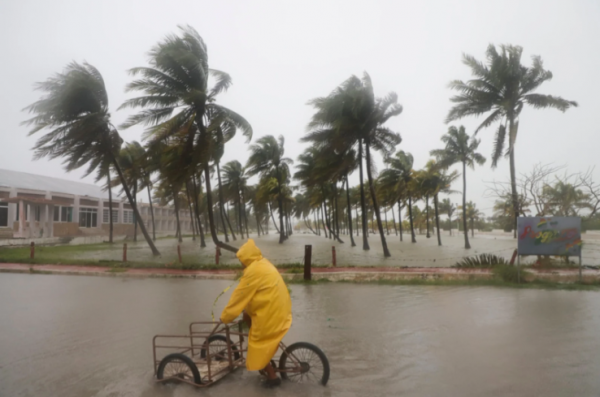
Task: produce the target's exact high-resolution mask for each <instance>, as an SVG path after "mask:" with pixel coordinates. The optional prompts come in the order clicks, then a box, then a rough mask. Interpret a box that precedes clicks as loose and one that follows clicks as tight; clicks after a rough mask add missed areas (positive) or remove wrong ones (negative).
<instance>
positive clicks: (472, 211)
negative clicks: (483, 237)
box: [460, 201, 483, 237]
mask: <svg viewBox="0 0 600 397" xmlns="http://www.w3.org/2000/svg"><path fill="white" fill-rule="evenodd" d="M460 208H462V210H463V227H466V226H467V219H468V220H469V223H470V225H471V237H474V236H475V228H474V226H473V224H474V223H475V221H476V220H478V219H479V218H481V217H482V216H483V213H481V211H479V209H478V208H477V206H476V205H475V203H473V202H472V201H469V202H468V203H467V205H466V207H460ZM465 233H468V231H467V229H465Z"/></svg>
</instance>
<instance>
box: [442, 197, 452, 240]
mask: <svg viewBox="0 0 600 397" xmlns="http://www.w3.org/2000/svg"><path fill="white" fill-rule="evenodd" d="M440 211H441V212H443V213H444V214H447V215H448V225H449V227H450V235H451V236H452V215H454V211H456V206H455V205H454V204H452V202H451V201H450V199H447V198H446V199H443V200H442V202H441V203H440Z"/></svg>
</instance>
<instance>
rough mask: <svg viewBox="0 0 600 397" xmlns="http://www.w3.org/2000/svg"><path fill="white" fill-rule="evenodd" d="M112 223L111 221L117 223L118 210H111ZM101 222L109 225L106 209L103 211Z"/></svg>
mask: <svg viewBox="0 0 600 397" xmlns="http://www.w3.org/2000/svg"><path fill="white" fill-rule="evenodd" d="M112 221H113V223H118V222H119V210H112ZM102 222H103V223H109V220H108V208H105V209H104V211H103V212H102Z"/></svg>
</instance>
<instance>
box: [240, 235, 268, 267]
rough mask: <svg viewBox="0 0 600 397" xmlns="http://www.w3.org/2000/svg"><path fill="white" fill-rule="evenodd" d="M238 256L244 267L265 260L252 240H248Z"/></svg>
mask: <svg viewBox="0 0 600 397" xmlns="http://www.w3.org/2000/svg"><path fill="white" fill-rule="evenodd" d="M236 256H237V258H238V259H239V260H240V262H242V265H244V267H248V266H250V265H251V264H253V263H254V262H256V261H259V260H261V259H262V258H263V256H262V253H261V252H260V249H259V248H258V247H257V246H256V244H254V240H252V239H248V241H247V242H246V243H245V244H244V245H242V246H241V247H240V249H239V250H238V252H237V254H236Z"/></svg>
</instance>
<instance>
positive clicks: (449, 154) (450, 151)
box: [431, 125, 485, 249]
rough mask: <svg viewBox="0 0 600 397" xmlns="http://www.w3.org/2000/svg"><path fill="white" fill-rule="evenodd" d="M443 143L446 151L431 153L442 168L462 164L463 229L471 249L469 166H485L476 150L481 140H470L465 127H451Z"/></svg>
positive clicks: (437, 150)
mask: <svg viewBox="0 0 600 397" xmlns="http://www.w3.org/2000/svg"><path fill="white" fill-rule="evenodd" d="M442 142H444V143H445V144H446V147H445V148H444V149H436V150H432V151H431V155H432V156H435V157H436V158H437V160H438V164H439V166H440V167H442V168H446V169H447V168H449V167H450V166H452V165H454V164H456V163H462V169H463V172H462V176H463V205H462V207H463V228H464V231H465V248H467V249H469V248H471V244H470V243H469V235H468V233H467V217H466V215H465V211H466V203H467V166H469V167H470V168H471V169H474V168H475V164H476V163H477V164H479V165H483V163H485V157H483V156H482V155H481V154H480V153H477V152H476V150H477V148H478V147H479V142H480V141H479V140H477V139H475V138H469V135H467V133H466V132H465V127H463V126H462V125H461V126H460V128H458V129H457V128H456V127H454V126H453V127H450V128H449V129H448V133H447V134H445V135H443V136H442Z"/></svg>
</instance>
